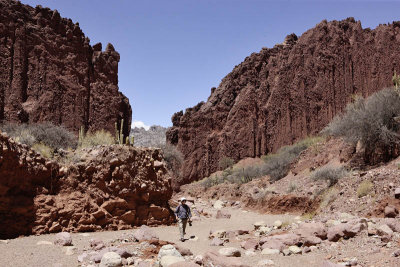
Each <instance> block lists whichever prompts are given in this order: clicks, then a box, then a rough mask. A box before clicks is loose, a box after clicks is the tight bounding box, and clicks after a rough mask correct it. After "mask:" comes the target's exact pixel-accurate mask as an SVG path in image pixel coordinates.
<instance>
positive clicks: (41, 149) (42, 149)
mask: <svg viewBox="0 0 400 267" xmlns="http://www.w3.org/2000/svg"><path fill="white" fill-rule="evenodd" d="M32 149H33V150H35V151H36V152H38V153H40V155H42V157H44V158H48V159H51V158H53V156H54V149H53V148H51V147H49V146H47V145H45V144H42V143H38V144H34V145H33V146H32Z"/></svg>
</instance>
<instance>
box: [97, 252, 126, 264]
mask: <svg viewBox="0 0 400 267" xmlns="http://www.w3.org/2000/svg"><path fill="white" fill-rule="evenodd" d="M117 266H122V259H121V256H120V255H118V254H117V253H115V252H107V253H105V254H104V255H103V257H102V258H101V262H100V267H117Z"/></svg>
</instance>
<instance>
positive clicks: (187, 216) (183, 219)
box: [175, 197, 192, 242]
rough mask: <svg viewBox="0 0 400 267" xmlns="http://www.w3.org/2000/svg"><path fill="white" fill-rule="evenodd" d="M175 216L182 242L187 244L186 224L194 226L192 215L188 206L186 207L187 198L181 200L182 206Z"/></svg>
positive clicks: (178, 208) (177, 209)
mask: <svg viewBox="0 0 400 267" xmlns="http://www.w3.org/2000/svg"><path fill="white" fill-rule="evenodd" d="M175 216H176V218H177V219H178V225H179V232H180V234H181V241H182V242H185V238H184V237H185V234H186V224H187V223H188V222H189V225H192V221H191V217H192V213H191V211H190V208H189V206H188V205H186V198H184V197H182V198H181V204H179V206H178V207H177V208H176V210H175Z"/></svg>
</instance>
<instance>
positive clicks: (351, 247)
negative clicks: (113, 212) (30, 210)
mask: <svg viewBox="0 0 400 267" xmlns="http://www.w3.org/2000/svg"><path fill="white" fill-rule="evenodd" d="M208 211H210V213H211V214H212V216H211V217H204V216H201V219H200V220H199V221H195V222H194V223H193V226H192V227H189V226H188V228H187V237H189V236H196V238H197V240H187V241H185V242H184V243H182V242H180V241H179V231H178V227H177V226H176V225H172V226H158V227H153V228H152V230H153V231H154V232H155V233H156V234H157V235H158V236H159V238H160V240H165V241H169V242H173V243H176V244H179V245H180V246H182V247H185V248H188V249H190V250H191V251H192V252H193V254H194V255H200V254H203V253H205V252H207V251H218V250H219V249H220V248H222V247H214V246H210V242H211V241H210V240H209V239H208V236H209V233H210V230H226V231H230V230H252V229H253V224H254V223H255V222H257V221H264V222H266V223H267V224H268V225H273V223H274V222H275V221H276V220H281V221H282V222H284V223H292V222H294V221H295V216H293V215H270V214H259V213H255V212H251V211H244V210H241V209H239V208H233V207H227V208H224V211H226V212H228V213H230V214H231V216H232V217H231V218H230V219H216V218H215V216H214V215H215V213H216V210H215V209H213V208H209V210H208ZM126 233H132V230H123V231H109V232H95V233H84V234H83V233H73V234H72V240H73V244H74V246H75V247H76V248H77V249H76V251H75V254H74V255H70V256H67V255H65V247H64V248H63V247H59V246H55V245H52V244H47V245H38V244H37V242H39V241H49V242H53V241H54V239H55V234H50V235H41V236H29V237H22V238H17V239H12V240H8V243H6V242H3V241H0V251H1V253H0V266H1V267H2V266H14V267H19V266H21V267H22V266H23V267H25V266H33V267H36V266H38V267H39V266H50V267H52V266H57V267H60V266H62V267H70V266H71V267H72V266H84V265H79V263H78V261H77V257H78V255H80V254H82V253H83V252H85V251H88V250H90V248H89V247H90V246H89V240H90V239H92V238H95V239H100V240H102V241H103V242H105V243H107V244H108V245H111V244H113V245H116V246H118V245H121V243H120V241H119V240H118V238H120V237H121V236H122V235H124V234H126ZM252 237H254V234H249V235H245V236H241V238H242V239H248V238H252ZM365 240H366V238H365V237H356V238H353V239H352V240H347V241H343V242H338V243H335V244H331V243H330V242H326V243H325V244H321V245H322V246H321V247H320V248H319V249H318V250H316V251H314V252H311V253H307V254H303V255H301V254H300V255H291V256H283V255H282V254H279V255H262V254H261V253H260V251H257V252H256V254H255V255H252V256H247V255H245V250H243V249H241V252H242V257H241V260H242V262H243V263H244V264H247V265H248V266H257V263H258V262H259V261H260V260H262V259H270V260H273V261H274V263H275V265H274V266H281V267H286V266H290V267H304V266H310V267H314V266H315V267H320V266H321V264H322V262H324V260H325V259H326V258H327V256H328V257H329V255H334V256H333V258H335V259H336V260H334V261H337V260H339V259H343V258H353V257H357V258H358V259H359V260H360V259H361V260H362V262H363V263H364V264H361V265H358V266H396V264H397V263H398V262H397V260H396V259H395V258H393V257H391V256H390V254H389V253H390V250H378V251H376V248H377V246H376V245H374V244H369V245H367V244H368V243H365ZM240 242H241V240H231V241H230V242H229V243H226V244H225V247H237V248H240ZM369 243H371V242H369ZM123 246H124V247H125V248H128V249H130V250H131V251H132V250H135V249H136V248H137V246H138V243H134V244H133V243H132V244H124V245H123ZM135 246H136V248H135ZM394 262H396V263H394ZM371 263H372V264H371ZM375 263H377V265H375ZM57 264H58V265H57ZM96 266H98V265H96Z"/></svg>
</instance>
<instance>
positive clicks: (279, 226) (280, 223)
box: [274, 220, 282, 229]
mask: <svg viewBox="0 0 400 267" xmlns="http://www.w3.org/2000/svg"><path fill="white" fill-rule="evenodd" d="M281 227H282V222H281V221H280V220H277V221H275V222H274V228H275V229H280V228H281Z"/></svg>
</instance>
